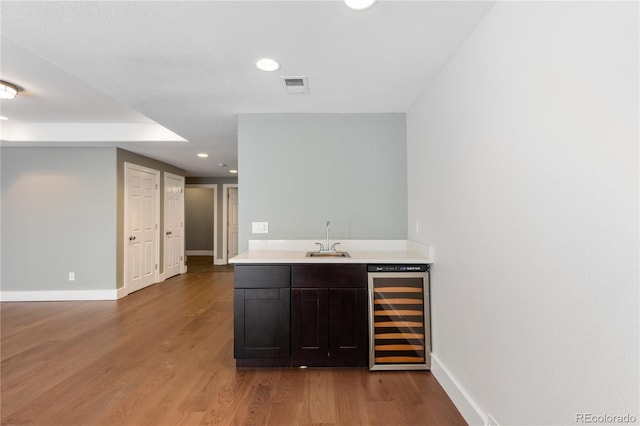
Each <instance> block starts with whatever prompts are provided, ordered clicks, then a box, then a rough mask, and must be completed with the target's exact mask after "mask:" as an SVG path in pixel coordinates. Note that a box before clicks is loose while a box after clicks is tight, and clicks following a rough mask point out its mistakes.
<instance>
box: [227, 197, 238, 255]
mask: <svg viewBox="0 0 640 426" xmlns="http://www.w3.org/2000/svg"><path fill="white" fill-rule="evenodd" d="M227 206H228V208H229V214H228V216H227V217H228V218H229V230H228V233H227V235H228V236H229V239H228V242H229V257H233V256H237V255H238V188H229V202H228V203H227Z"/></svg>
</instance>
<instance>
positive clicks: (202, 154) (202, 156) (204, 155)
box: [198, 152, 209, 158]
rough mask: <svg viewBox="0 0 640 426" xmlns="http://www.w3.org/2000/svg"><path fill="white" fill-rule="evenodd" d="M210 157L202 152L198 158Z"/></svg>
mask: <svg viewBox="0 0 640 426" xmlns="http://www.w3.org/2000/svg"><path fill="white" fill-rule="evenodd" d="M208 156H209V154H205V153H204V152H201V153H200V154H198V157H200V158H207V157H208Z"/></svg>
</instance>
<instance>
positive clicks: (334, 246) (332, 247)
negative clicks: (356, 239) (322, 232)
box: [331, 243, 340, 251]
mask: <svg viewBox="0 0 640 426" xmlns="http://www.w3.org/2000/svg"><path fill="white" fill-rule="evenodd" d="M338 244H340V243H333V244H332V245H331V251H336V246H337V245H338Z"/></svg>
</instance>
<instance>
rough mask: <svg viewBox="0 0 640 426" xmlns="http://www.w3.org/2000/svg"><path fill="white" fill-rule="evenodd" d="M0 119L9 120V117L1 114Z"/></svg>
mask: <svg viewBox="0 0 640 426" xmlns="http://www.w3.org/2000/svg"><path fill="white" fill-rule="evenodd" d="M0 120H8V118H7V117H5V116H3V115H0Z"/></svg>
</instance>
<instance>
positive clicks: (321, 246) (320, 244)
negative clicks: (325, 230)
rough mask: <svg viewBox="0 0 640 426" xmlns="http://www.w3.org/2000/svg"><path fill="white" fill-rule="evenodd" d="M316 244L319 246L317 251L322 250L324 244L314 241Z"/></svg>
mask: <svg viewBox="0 0 640 426" xmlns="http://www.w3.org/2000/svg"><path fill="white" fill-rule="evenodd" d="M316 244H317V245H319V246H320V249H318V251H324V245H322V243H316Z"/></svg>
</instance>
